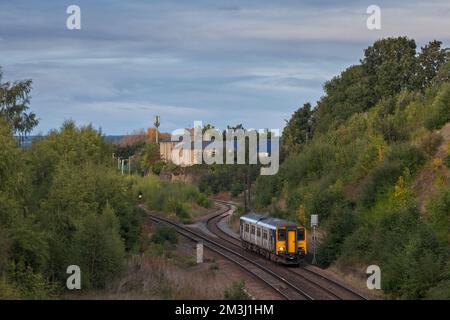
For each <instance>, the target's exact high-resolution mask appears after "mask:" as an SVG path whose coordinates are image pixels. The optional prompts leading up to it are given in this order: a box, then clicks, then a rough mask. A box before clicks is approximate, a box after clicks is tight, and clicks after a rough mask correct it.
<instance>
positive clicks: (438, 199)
mask: <svg viewBox="0 0 450 320" xmlns="http://www.w3.org/2000/svg"><path fill="white" fill-rule="evenodd" d="M449 61H450V55H449V50H448V49H446V48H442V47H441V43H440V42H438V41H433V42H430V43H429V44H428V45H426V46H425V47H423V48H422V49H421V51H420V52H416V44H415V42H414V40H411V39H407V38H404V37H401V38H388V39H382V40H379V41H377V42H375V43H374V44H373V45H372V46H370V47H369V48H367V49H366V50H365V52H364V57H363V59H362V60H361V63H360V64H358V65H354V66H351V67H350V68H348V69H346V70H345V71H343V72H342V73H341V74H340V75H339V76H337V77H335V78H333V79H332V80H330V81H329V82H327V83H326V84H325V95H324V96H323V97H322V98H321V99H320V100H319V101H318V103H317V105H316V106H315V107H312V106H311V105H310V104H309V103H307V104H305V105H304V106H303V107H301V108H300V109H299V110H298V111H296V112H295V113H294V114H293V115H292V118H291V119H290V120H289V122H288V123H287V126H286V128H285V129H284V132H283V136H282V157H283V159H284V160H283V163H282V165H281V167H280V171H279V174H278V175H276V176H269V177H263V176H261V177H259V178H258V180H257V182H256V186H255V188H254V196H253V199H254V203H253V206H254V207H255V208H256V209H259V210H266V209H269V210H271V212H272V214H274V215H278V216H282V217H286V218H289V219H293V220H297V221H300V222H302V223H304V224H306V225H309V217H310V215H311V214H318V215H319V219H320V222H321V225H320V230H321V235H322V237H321V240H320V247H319V261H320V263H321V264H322V265H329V264H331V263H335V264H337V265H338V266H339V267H342V268H345V267H347V266H352V267H355V266H356V267H360V268H362V269H363V268H365V266H368V265H371V264H377V265H379V266H380V267H381V271H382V289H383V290H384V292H385V293H387V294H388V295H389V296H391V297H396V298H447V299H448V298H450V187H449V186H450V171H449V167H448V163H449V157H450V143H449V142H448V140H445V139H448V133H445V132H447V131H449V130H450V128H449V125H446V124H448V123H449V122H450V63H449ZM440 129H442V131H439V130H440ZM446 164H447V165H446Z"/></svg>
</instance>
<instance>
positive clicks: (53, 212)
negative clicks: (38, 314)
mask: <svg viewBox="0 0 450 320" xmlns="http://www.w3.org/2000/svg"><path fill="white" fill-rule="evenodd" d="M0 75H1V74H0ZM0 80H1V79H0ZM30 92H31V80H25V81H18V82H13V83H11V82H6V83H2V82H1V81H0V299H37V298H57V297H61V295H62V294H67V291H66V280H67V278H68V277H69V274H67V273H66V271H67V267H68V266H70V265H78V266H79V267H80V269H81V285H82V289H83V290H84V291H86V290H90V289H93V290H94V289H95V290H97V289H104V288H106V289H107V288H108V285H109V284H113V283H112V282H113V281H116V280H117V278H118V276H120V274H121V272H122V271H123V270H124V268H125V267H126V259H127V257H129V256H130V255H131V254H134V253H139V252H140V250H141V249H142V243H143V242H142V241H141V240H142V234H141V231H142V225H143V223H142V222H143V218H144V215H143V212H142V211H141V210H139V209H138V207H137V201H138V193H139V192H142V193H143V194H144V200H145V201H146V202H147V204H148V205H149V206H150V208H151V209H154V210H161V211H167V212H176V213H177V214H180V215H182V216H183V218H188V217H189V216H188V213H189V203H190V202H197V204H198V205H199V206H208V205H209V204H210V203H209V201H208V200H207V199H206V198H205V197H204V196H202V195H201V194H200V193H199V192H198V190H197V189H196V188H194V187H189V186H186V185H184V184H181V183H180V184H170V183H168V182H167V183H165V182H160V181H159V180H158V179H156V178H154V177H152V176H151V174H150V176H148V177H141V175H137V176H131V177H128V176H122V175H121V174H120V171H119V170H117V160H114V159H113V157H112V154H113V153H114V152H116V153H117V152H118V147H117V146H115V145H112V144H109V143H107V142H106V139H105V137H104V136H103V135H102V134H101V132H99V131H97V130H95V129H94V128H93V127H92V126H84V127H77V126H76V125H75V123H74V122H72V121H67V122H65V123H64V124H63V125H62V126H61V128H60V129H57V130H52V131H51V132H50V133H49V134H48V135H47V136H45V137H41V138H40V139H37V140H35V141H34V142H33V144H32V145H31V147H29V148H21V147H20V142H21V139H20V138H19V139H18V138H17V136H18V135H19V136H21V135H25V134H26V133H27V132H29V130H31V129H26V130H25V131H24V129H23V127H24V126H25V127H26V128H28V127H31V128H32V127H34V126H35V125H36V124H37V123H38V120H37V117H36V116H35V115H34V113H32V112H30V111H29V105H28V104H29V93H30ZM119 151H122V152H127V149H126V147H124V148H122V149H121V150H119ZM139 151H140V153H139V157H140V158H141V161H142V164H143V165H145V166H147V167H145V168H146V170H147V172H150V171H152V170H151V168H152V166H153V165H154V163H155V162H154V161H153V160H156V158H155V153H157V150H156V151H155V148H154V145H152V144H145V143H144V144H143V145H142V146H141V148H140V149H139ZM147 172H144V173H147Z"/></svg>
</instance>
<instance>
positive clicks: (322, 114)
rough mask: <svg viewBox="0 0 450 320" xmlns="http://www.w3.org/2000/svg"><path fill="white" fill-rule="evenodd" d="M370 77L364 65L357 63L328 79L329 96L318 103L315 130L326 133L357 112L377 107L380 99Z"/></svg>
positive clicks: (326, 86)
mask: <svg viewBox="0 0 450 320" xmlns="http://www.w3.org/2000/svg"><path fill="white" fill-rule="evenodd" d="M369 80H370V78H369V77H368V75H367V74H366V73H365V71H364V68H363V66H361V65H354V66H351V67H349V68H347V69H346V70H345V71H343V72H342V73H341V74H340V75H339V76H337V77H334V78H333V79H331V80H330V81H328V82H326V83H325V85H324V89H325V93H326V95H325V96H324V97H322V98H321V99H320V101H319V102H318V103H317V108H316V112H315V114H314V119H315V129H316V130H317V131H319V132H326V131H327V130H328V128H329V127H330V126H331V127H337V126H339V125H341V124H342V123H343V122H344V121H346V120H347V119H349V118H350V117H351V116H352V115H353V114H355V113H358V112H365V111H367V110H369V109H370V108H371V107H373V106H374V105H375V103H376V102H377V98H376V97H375V94H374V91H373V89H372V88H371V87H370V83H369Z"/></svg>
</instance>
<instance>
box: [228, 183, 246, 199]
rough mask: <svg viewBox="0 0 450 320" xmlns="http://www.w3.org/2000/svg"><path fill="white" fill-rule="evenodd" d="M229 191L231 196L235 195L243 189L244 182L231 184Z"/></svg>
mask: <svg viewBox="0 0 450 320" xmlns="http://www.w3.org/2000/svg"><path fill="white" fill-rule="evenodd" d="M230 191H231V196H232V197H237V196H239V195H240V194H241V193H242V192H243V191H244V184H242V183H234V184H233V185H232V186H231V190H230Z"/></svg>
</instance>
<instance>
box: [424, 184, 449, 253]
mask: <svg viewBox="0 0 450 320" xmlns="http://www.w3.org/2000/svg"><path fill="white" fill-rule="evenodd" d="M426 211H427V218H428V220H429V221H430V222H431V224H432V225H433V226H434V228H435V230H436V231H437V233H438V235H439V237H440V239H442V240H443V241H447V242H448V243H449V244H450V237H449V230H450V188H447V189H444V190H442V191H441V192H440V193H439V194H437V195H436V196H434V197H433V198H432V199H431V200H430V201H429V203H428V206H427V208H426Z"/></svg>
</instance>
